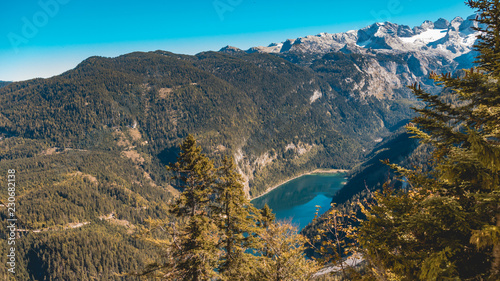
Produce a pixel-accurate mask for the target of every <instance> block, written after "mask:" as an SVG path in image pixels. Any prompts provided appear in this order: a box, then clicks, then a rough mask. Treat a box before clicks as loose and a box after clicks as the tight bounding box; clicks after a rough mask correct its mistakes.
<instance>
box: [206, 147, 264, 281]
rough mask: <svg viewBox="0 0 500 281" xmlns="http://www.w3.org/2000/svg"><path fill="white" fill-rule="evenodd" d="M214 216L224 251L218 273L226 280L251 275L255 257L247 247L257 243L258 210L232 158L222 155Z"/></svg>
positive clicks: (250, 247)
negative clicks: (249, 198)
mask: <svg viewBox="0 0 500 281" xmlns="http://www.w3.org/2000/svg"><path fill="white" fill-rule="evenodd" d="M215 187H216V189H215V191H216V193H215V194H216V200H215V205H214V206H213V209H214V211H213V213H214V218H215V220H216V221H217V225H218V227H219V231H220V233H221V239H220V246H221V248H222V250H223V254H222V256H221V265H220V267H219V273H220V274H221V276H222V278H223V279H225V280H245V279H246V278H247V277H248V276H249V275H251V274H252V271H253V267H254V266H255V263H256V259H257V257H256V256H255V255H253V254H252V253H251V252H249V251H248V249H254V248H255V247H256V245H257V241H256V239H258V238H257V237H256V234H257V233H258V232H259V229H258V228H257V226H256V216H257V215H258V210H257V209H256V208H255V207H253V205H252V204H251V203H250V201H249V200H248V199H247V198H246V196H245V192H244V190H243V184H242V179H241V176H240V174H238V172H236V165H235V163H234V161H233V159H232V158H228V157H226V158H224V160H223V163H222V167H221V168H220V169H219V173H218V180H217V184H216V185H215Z"/></svg>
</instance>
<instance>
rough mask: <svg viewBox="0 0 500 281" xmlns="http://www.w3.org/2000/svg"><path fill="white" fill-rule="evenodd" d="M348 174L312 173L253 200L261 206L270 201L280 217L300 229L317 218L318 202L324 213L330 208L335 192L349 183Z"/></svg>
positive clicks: (256, 204)
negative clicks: (346, 175)
mask: <svg viewBox="0 0 500 281" xmlns="http://www.w3.org/2000/svg"><path fill="white" fill-rule="evenodd" d="M345 181H346V179H345V174H344V173H335V174H311V175H305V176H301V177H299V178H296V179H294V180H291V181H289V182H287V183H285V184H282V185H280V186H279V187H277V188H276V189H274V190H273V191H271V192H269V193H268V194H266V195H264V196H262V197H259V198H256V199H254V200H252V203H253V204H254V206H255V207H257V208H262V207H263V206H264V204H266V203H267V205H269V207H270V208H271V209H272V210H273V213H275V214H276V219H277V220H291V221H292V224H293V225H295V226H297V227H298V229H299V230H301V229H302V228H304V227H305V226H306V225H307V224H308V223H310V222H311V221H312V220H313V219H314V214H315V213H316V207H315V206H316V205H319V206H321V208H320V211H319V213H320V214H323V213H324V212H326V211H328V209H329V208H330V203H331V201H332V198H333V196H334V195H335V193H336V192H337V191H338V190H339V189H341V188H342V187H343V186H344V184H345Z"/></svg>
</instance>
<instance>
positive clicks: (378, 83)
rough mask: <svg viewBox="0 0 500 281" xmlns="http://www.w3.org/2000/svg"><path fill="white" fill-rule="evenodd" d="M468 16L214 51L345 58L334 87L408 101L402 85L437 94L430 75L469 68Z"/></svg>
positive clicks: (307, 61)
mask: <svg viewBox="0 0 500 281" xmlns="http://www.w3.org/2000/svg"><path fill="white" fill-rule="evenodd" d="M474 18H475V15H472V16H469V17H468V18H467V19H465V20H464V19H463V18H461V17H456V18H455V19H453V20H452V21H451V22H449V21H448V20H446V19H443V18H440V19H438V20H437V21H435V22H432V21H425V22H423V23H422V25H420V26H416V27H413V28H410V27H409V26H407V25H398V24H394V23H390V22H385V23H374V24H372V25H370V26H367V27H365V28H362V29H360V30H351V31H347V32H343V33H336V34H329V33H320V34H318V35H315V36H306V37H300V38H297V39H289V40H286V41H285V42H281V43H272V44H270V45H269V46H267V47H252V48H250V49H248V50H246V51H243V50H240V49H238V48H235V47H231V46H226V47H224V48H222V49H221V50H220V51H221V52H225V53H231V54H237V53H241V52H246V53H255V52H258V53H272V54H276V55H279V56H282V57H284V58H288V59H289V60H291V61H294V62H295V63H299V64H302V65H305V66H311V67H314V66H315V65H317V64H325V65H328V64H329V63H331V59H329V58H330V57H331V55H329V54H331V53H337V54H345V55H351V56H350V57H349V59H348V60H350V61H351V62H350V63H347V69H345V68H344V69H343V70H344V71H347V72H349V77H345V78H344V79H343V80H342V81H340V80H339V81H338V85H337V88H336V89H340V91H341V92H345V93H346V94H347V95H349V96H353V97H357V98H364V97H366V96H376V97H377V98H398V97H408V94H409V91H408V90H407V89H405V86H406V85H409V84H412V83H415V82H417V83H422V84H424V86H426V88H427V90H429V91H433V92H436V91H438V89H436V87H435V86H434V84H433V82H432V81H431V80H429V79H428V75H429V73H430V72H431V71H434V72H437V73H442V72H455V71H456V70H458V69H462V68H470V67H472V66H473V61H474V57H475V55H476V53H475V52H474V51H473V45H474V43H475V41H476V38H477V35H478V31H476V30H475V29H474V27H477V23H476V22H474V21H473V19H474ZM353 55H355V56H353ZM338 56H339V55H336V58H337V57H338ZM336 58H335V59H334V60H336ZM342 58H346V57H345V56H344V57H342ZM359 58H362V59H359ZM318 60H319V61H318ZM322 60H323V61H322ZM341 71H342V69H339V72H341ZM353 77H357V79H354V78H353Z"/></svg>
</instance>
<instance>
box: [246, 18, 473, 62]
mask: <svg viewBox="0 0 500 281" xmlns="http://www.w3.org/2000/svg"><path fill="white" fill-rule="evenodd" d="M474 18H475V15H472V16H470V17H468V18H467V19H466V20H464V19H462V18H461V17H456V18H455V19H453V20H452V21H451V22H449V21H447V20H446V19H443V18H440V19H438V20H437V21H435V22H431V21H425V22H424V23H422V25H420V26H416V27H414V28H410V27H409V26H407V25H398V24H394V23H390V22H384V23H374V24H372V25H370V26H367V27H365V28H363V29H360V30H351V31H347V32H343V33H335V34H330V33H320V34H318V35H315V36H306V37H300V38H297V39H289V40H287V41H285V42H282V43H273V44H270V45H269V46H267V47H253V48H250V49H249V50H247V52H267V53H283V52H313V53H329V52H336V51H341V50H351V51H357V52H360V53H361V52H363V51H367V50H371V51H374V50H375V51H379V52H384V51H386V50H393V51H396V50H398V51H403V52H406V51H420V52H437V53H441V54H443V55H446V56H447V57H450V58H454V57H457V56H460V55H462V54H465V53H468V52H470V51H471V50H472V46H473V44H474V42H475V40H476V36H477V31H475V30H474V29H473V27H474V26H475V27H477V23H475V22H474V21H473V19H474Z"/></svg>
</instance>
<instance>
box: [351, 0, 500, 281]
mask: <svg viewBox="0 0 500 281" xmlns="http://www.w3.org/2000/svg"><path fill="white" fill-rule="evenodd" d="M468 5H469V6H470V7H472V8H474V9H477V11H478V15H477V18H476V21H478V22H479V23H480V25H479V30H481V31H482V33H481V35H480V37H479V43H478V44H477V45H476V49H477V51H479V53H480V55H479V56H478V58H477V64H478V66H477V67H476V68H473V69H470V70H466V71H465V74H464V75H463V76H462V77H453V76H451V75H450V74H443V75H437V74H432V75H431V78H432V79H434V80H435V81H436V82H437V83H439V84H440V85H442V86H444V87H446V88H447V90H451V91H450V92H451V98H450V99H448V100H453V103H452V102H448V101H446V100H445V99H443V98H442V97H440V96H436V95H432V94H429V93H426V92H425V91H423V90H422V89H421V88H420V87H419V86H418V85H413V86H412V87H411V88H412V89H413V91H414V92H415V94H416V96H417V97H418V98H419V99H421V100H423V101H425V102H426V106H425V107H424V108H422V109H418V110H417V112H418V113H419V114H420V115H419V117H417V118H415V119H414V122H413V123H412V124H410V125H408V126H407V129H408V130H409V131H410V132H412V133H413V134H414V135H415V136H416V137H418V138H420V139H421V141H423V142H426V143H430V144H432V145H433V147H434V148H435V149H434V152H433V164H432V165H431V166H432V170H431V172H429V173H423V172H421V171H419V170H418V169H415V170H409V169H404V168H402V167H398V166H396V165H392V167H393V168H394V169H396V170H397V172H398V173H399V174H400V175H401V176H402V177H405V178H406V180H407V182H408V184H409V186H410V189H409V191H394V190H391V189H389V188H386V190H385V192H384V193H383V194H376V195H375V201H376V204H374V205H372V206H371V208H369V209H367V210H366V211H365V213H366V215H367V217H368V219H367V221H365V222H364V223H363V224H362V226H361V227H360V230H359V242H360V244H361V246H362V247H363V248H364V251H365V258H366V259H367V260H368V261H369V262H370V263H371V268H372V270H373V271H372V273H373V276H375V277H377V278H379V279H391V278H392V279H398V280H499V279H500V275H499V272H500V196H499V195H500V87H499V86H500V85H499V83H500V80H499V79H500V5H499V1H498V0H496V1H469V2H468Z"/></svg>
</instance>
